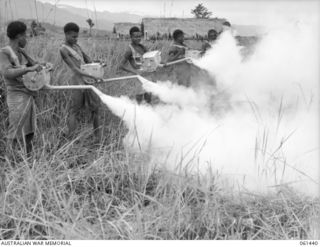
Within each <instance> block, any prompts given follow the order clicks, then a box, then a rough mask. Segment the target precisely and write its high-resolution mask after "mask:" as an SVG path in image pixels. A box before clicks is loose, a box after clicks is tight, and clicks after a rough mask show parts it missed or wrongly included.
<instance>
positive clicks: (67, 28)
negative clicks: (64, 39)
mask: <svg viewBox="0 0 320 247" xmlns="http://www.w3.org/2000/svg"><path fill="white" fill-rule="evenodd" d="M63 31H64V33H68V32H72V31H73V32H76V33H79V31H80V28H79V26H78V25H77V24H76V23H73V22H69V23H67V24H66V25H64V27H63Z"/></svg>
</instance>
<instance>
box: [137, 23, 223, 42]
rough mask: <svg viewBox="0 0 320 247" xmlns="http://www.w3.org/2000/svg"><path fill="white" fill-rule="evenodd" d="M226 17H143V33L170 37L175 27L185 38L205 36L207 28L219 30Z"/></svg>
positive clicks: (150, 35)
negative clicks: (181, 31) (182, 32)
mask: <svg viewBox="0 0 320 247" xmlns="http://www.w3.org/2000/svg"><path fill="white" fill-rule="evenodd" d="M225 21H226V19H220V18H210V19H196V18H143V19H142V24H143V27H144V33H147V34H148V36H149V37H159V34H160V36H161V37H164V36H166V37H170V36H171V35H172V33H173V31H174V30H175V29H181V30H183V31H184V33H185V37H186V38H195V37H199V36H202V37H205V36H206V35H207V32H208V30H209V29H215V30H216V31H218V32H220V31H221V30H222V23H223V22H225Z"/></svg>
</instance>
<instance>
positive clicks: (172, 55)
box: [167, 47, 181, 63]
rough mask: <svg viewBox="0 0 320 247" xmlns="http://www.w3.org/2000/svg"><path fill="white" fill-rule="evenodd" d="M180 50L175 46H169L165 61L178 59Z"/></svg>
mask: <svg viewBox="0 0 320 247" xmlns="http://www.w3.org/2000/svg"><path fill="white" fill-rule="evenodd" d="M180 54H181V52H180V51H179V50H178V49H177V48H176V47H170V49H169V51H168V58H167V63H169V62H172V61H175V60H178V58H179V55H180Z"/></svg>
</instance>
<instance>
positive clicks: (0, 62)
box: [0, 21, 42, 156]
mask: <svg viewBox="0 0 320 247" xmlns="http://www.w3.org/2000/svg"><path fill="white" fill-rule="evenodd" d="M26 30H27V27H26V25H25V24H24V23H23V22H21V21H13V22H11V23H10V24H9V25H8V27H7V36H8V38H9V45H7V46H6V47H3V48H2V49H1V50H0V72H1V74H2V75H3V77H4V81H5V85H6V91H7V98H6V101H7V105H8V110H9V129H8V134H7V148H9V150H10V149H12V148H14V149H15V148H16V147H17V146H18V147H19V146H20V147H23V149H24V151H25V153H26V154H27V156H30V155H31V153H32V140H33V137H34V132H35V124H36V114H35V101H34V98H35V93H34V92H32V91H30V90H28V89H27V88H26V87H25V86H24V84H23V77H22V76H23V75H25V74H26V73H28V72H33V71H37V72H39V71H40V70H41V69H42V67H41V65H40V64H39V63H37V62H35V61H34V60H33V59H32V58H31V57H30V56H28V55H27V54H26V52H25V51H24V50H23V48H24V47H25V46H26V44H27V39H26Z"/></svg>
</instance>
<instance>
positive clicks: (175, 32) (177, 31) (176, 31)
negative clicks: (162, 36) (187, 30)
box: [172, 29, 184, 40]
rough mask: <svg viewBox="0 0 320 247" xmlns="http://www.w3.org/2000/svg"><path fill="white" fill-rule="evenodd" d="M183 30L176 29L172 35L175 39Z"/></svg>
mask: <svg viewBox="0 0 320 247" xmlns="http://www.w3.org/2000/svg"><path fill="white" fill-rule="evenodd" d="M183 34H184V33H183V31H182V30H180V29H176V30H174V32H173V34H172V36H173V39H174V40H176V39H177V38H178V37H179V36H180V35H183Z"/></svg>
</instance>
